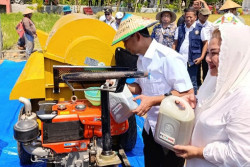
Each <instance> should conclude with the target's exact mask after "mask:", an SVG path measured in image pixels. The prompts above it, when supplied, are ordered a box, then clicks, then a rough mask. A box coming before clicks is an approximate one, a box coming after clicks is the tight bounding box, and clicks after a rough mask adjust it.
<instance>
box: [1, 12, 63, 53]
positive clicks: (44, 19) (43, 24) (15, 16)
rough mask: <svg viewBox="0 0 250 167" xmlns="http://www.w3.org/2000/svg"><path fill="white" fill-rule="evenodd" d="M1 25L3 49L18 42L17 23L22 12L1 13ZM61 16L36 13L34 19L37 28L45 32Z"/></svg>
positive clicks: (48, 30) (20, 18)
mask: <svg viewBox="0 0 250 167" xmlns="http://www.w3.org/2000/svg"><path fill="white" fill-rule="evenodd" d="M0 16H1V27H2V34H3V49H4V50H6V49H10V48H11V47H12V46H13V45H15V44H16V43H17V40H18V34H17V32H16V29H15V28H16V25H17V24H18V23H19V22H20V21H21V20H22V18H23V16H22V14H21V13H11V14H1V15H0ZM59 18H60V15H56V14H47V13H45V14H43V13H34V15H33V17H32V20H33V21H34V23H35V25H36V28H37V29H40V30H43V31H45V32H50V30H51V29H52V27H53V25H54V24H55V22H56V21H57V20H58V19H59Z"/></svg>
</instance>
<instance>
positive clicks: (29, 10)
mask: <svg viewBox="0 0 250 167" xmlns="http://www.w3.org/2000/svg"><path fill="white" fill-rule="evenodd" d="M30 13H34V11H33V10H31V9H29V8H26V9H25V11H24V12H23V15H26V14H30Z"/></svg>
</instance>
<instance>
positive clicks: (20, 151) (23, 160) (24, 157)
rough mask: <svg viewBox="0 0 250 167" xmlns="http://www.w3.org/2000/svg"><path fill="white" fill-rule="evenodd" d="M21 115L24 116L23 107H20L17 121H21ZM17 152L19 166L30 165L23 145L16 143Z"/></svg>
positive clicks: (29, 157) (29, 156)
mask: <svg viewBox="0 0 250 167" xmlns="http://www.w3.org/2000/svg"><path fill="white" fill-rule="evenodd" d="M22 114H24V107H22V108H21V110H20V112H19V116H18V120H20V119H21V116H22ZM17 150H18V156H19V160H20V164H21V165H29V164H32V162H31V160H30V159H31V154H29V153H27V152H26V151H25V150H24V148H23V145H22V144H21V143H20V142H17Z"/></svg>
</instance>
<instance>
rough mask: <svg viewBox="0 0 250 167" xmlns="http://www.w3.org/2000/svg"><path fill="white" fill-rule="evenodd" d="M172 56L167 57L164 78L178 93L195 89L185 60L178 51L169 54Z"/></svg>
mask: <svg viewBox="0 0 250 167" xmlns="http://www.w3.org/2000/svg"><path fill="white" fill-rule="evenodd" d="M168 54H169V55H170V56H167V57H166V61H164V65H163V68H164V77H165V79H166V81H167V82H168V83H169V85H171V87H172V89H174V90H177V91H178V92H184V91H187V90H190V89H192V88H193V85H192V83H191V80H190V77H189V74H188V71H187V68H186V66H185V63H186V62H185V60H184V59H183V56H181V55H180V54H179V53H177V52H176V51H174V50H172V51H171V52H169V53H168Z"/></svg>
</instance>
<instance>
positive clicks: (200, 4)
mask: <svg viewBox="0 0 250 167" xmlns="http://www.w3.org/2000/svg"><path fill="white" fill-rule="evenodd" d="M192 7H193V8H194V10H196V12H197V16H198V14H199V10H200V9H201V8H206V9H208V10H209V7H208V5H207V3H206V1H204V0H194V1H193V5H192ZM185 12H186V11H185V9H184V14H183V15H182V16H181V17H180V18H179V19H178V21H177V27H179V26H180V25H182V24H184V23H185Z"/></svg>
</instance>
